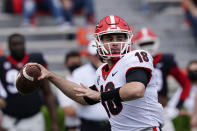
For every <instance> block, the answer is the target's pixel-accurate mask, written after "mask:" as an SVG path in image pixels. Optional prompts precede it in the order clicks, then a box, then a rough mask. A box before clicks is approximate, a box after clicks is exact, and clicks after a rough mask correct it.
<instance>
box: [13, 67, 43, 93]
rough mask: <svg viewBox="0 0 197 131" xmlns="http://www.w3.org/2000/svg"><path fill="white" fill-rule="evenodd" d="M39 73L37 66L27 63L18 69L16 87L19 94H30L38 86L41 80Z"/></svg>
mask: <svg viewBox="0 0 197 131" xmlns="http://www.w3.org/2000/svg"><path fill="white" fill-rule="evenodd" d="M40 75H41V71H40V68H39V67H38V66H32V65H27V66H24V67H23V68H22V69H21V70H20V71H19V74H18V76H17V79H16V88H17V89H18V91H19V92H20V93H21V94H31V93H33V92H35V91H36V90H37V89H39V88H40V85H41V82H40V81H39V80H38V77H39V76H40Z"/></svg>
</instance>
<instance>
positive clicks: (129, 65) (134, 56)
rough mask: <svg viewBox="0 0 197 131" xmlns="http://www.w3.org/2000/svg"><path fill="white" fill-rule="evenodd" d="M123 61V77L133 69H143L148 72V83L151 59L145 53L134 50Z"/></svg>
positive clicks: (150, 73)
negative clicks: (124, 71)
mask: <svg viewBox="0 0 197 131" xmlns="http://www.w3.org/2000/svg"><path fill="white" fill-rule="evenodd" d="M124 59H125V60H124V63H125V64H124V65H125V70H126V73H125V75H126V74H127V72H130V71H131V70H133V69H143V70H146V71H148V72H149V73H148V74H149V76H148V81H150V79H151V77H152V70H153V58H152V56H151V55H150V54H149V53H148V52H147V51H144V50H134V51H132V53H130V54H128V55H127V56H126V57H125V58H124Z"/></svg>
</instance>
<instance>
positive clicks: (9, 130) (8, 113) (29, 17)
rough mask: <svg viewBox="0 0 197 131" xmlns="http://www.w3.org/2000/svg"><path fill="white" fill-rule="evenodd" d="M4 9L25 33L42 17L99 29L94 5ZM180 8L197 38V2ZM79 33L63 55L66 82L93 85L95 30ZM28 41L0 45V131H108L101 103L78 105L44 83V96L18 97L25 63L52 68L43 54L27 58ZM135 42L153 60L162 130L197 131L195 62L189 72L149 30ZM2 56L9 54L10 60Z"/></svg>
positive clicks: (78, 1)
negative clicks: (74, 45)
mask: <svg viewBox="0 0 197 131" xmlns="http://www.w3.org/2000/svg"><path fill="white" fill-rule="evenodd" d="M3 7H4V9H3V12H6V13H11V14H20V15H21V16H22V20H21V24H20V26H21V27H25V28H29V27H36V26H38V25H37V23H36V18H37V16H38V15H52V16H53V18H54V23H55V25H57V26H60V27H62V28H64V27H66V28H67V27H72V26H76V24H75V21H74V15H82V16H84V18H85V21H86V24H85V25H84V26H87V25H88V26H90V25H91V26H92V27H93V29H94V27H95V24H96V20H95V14H96V12H95V5H94V0H18V1H17V0H4V1H3ZM182 7H183V9H184V15H185V22H186V23H187V25H188V26H189V27H191V31H192V32H193V37H194V38H195V39H196V38H197V0H182ZM87 30H88V31H87ZM90 30H91V31H90ZM80 31H81V30H80ZM80 31H79V32H78V33H79V34H78V35H77V37H75V38H76V39H77V40H78V41H77V42H78V47H77V49H76V50H70V51H69V52H67V53H66V54H62V55H64V56H65V59H64V61H62V63H63V65H64V67H65V70H66V71H67V72H68V73H67V74H65V77H66V78H67V79H69V80H71V81H75V82H77V83H83V84H85V85H88V86H90V85H91V84H92V83H93V80H94V79H93V78H94V75H95V71H96V69H97V68H98V67H99V65H101V64H102V61H100V60H99V57H98V54H97V51H96V48H95V45H96V43H95V41H94V40H93V39H92V36H93V31H92V28H91V29H90V28H89V27H87V28H86V27H85V29H82V31H81V32H80ZM81 37H83V38H81ZM84 39H85V40H84ZM28 42H29V41H28V40H26V38H25V35H23V34H20V33H15V32H13V34H11V35H9V36H7V41H6V44H7V51H3V49H2V47H1V45H0V56H1V57H0V131H31V130H32V131H44V130H46V131H65V130H66V131H80V130H81V131H93V130H94V131H97V130H98V131H101V130H102V131H110V124H109V121H108V118H107V114H106V112H105V111H104V109H103V107H102V106H101V104H97V105H94V106H82V105H79V104H78V103H76V102H74V101H72V100H71V99H70V98H68V97H66V96H65V95H64V94H62V92H61V91H60V90H58V89H57V90H56V91H52V90H51V86H50V85H49V83H48V82H44V84H43V85H42V86H43V88H42V90H41V91H38V92H35V93H34V94H32V95H28V96H23V95H21V94H20V93H18V92H17V90H16V88H15V83H14V81H15V79H16V76H17V74H18V71H19V70H20V69H21V67H22V66H23V65H24V64H26V63H27V62H30V61H31V62H38V63H40V64H42V65H44V66H45V67H47V65H49V64H50V63H48V62H47V61H46V60H45V57H44V54H42V52H41V53H40V52H39V53H37V52H36V53H29V52H28V51H27V50H26V43H28ZM132 42H133V43H134V48H135V49H144V50H147V51H148V52H149V53H150V54H151V55H152V57H153V59H154V63H153V64H154V67H155V68H156V71H157V78H158V96H159V99H158V101H159V102H160V103H161V104H162V105H163V107H164V116H165V126H164V127H163V131H197V59H194V60H191V61H189V62H188V64H187V67H185V68H181V67H179V65H178V62H177V61H176V59H175V58H176V54H168V53H162V52H160V51H159V47H160V45H161V44H163V42H162V41H160V38H158V36H157V34H155V32H154V31H153V30H152V29H149V28H146V27H145V28H141V29H140V30H138V31H137V32H136V34H135V35H134V39H133V41H132ZM196 42H197V41H196ZM0 43H1V42H0ZM3 52H9V55H7V54H4V53H3ZM87 74H88V75H90V76H89V77H88V76H86V75H87ZM171 77H174V79H175V80H176V81H177V83H179V86H180V88H178V89H177V90H176V91H175V92H173V95H172V97H169V94H170V93H171V92H170V90H171V89H170V87H171V85H169V82H168V79H170V78H171ZM32 105H33V106H32ZM95 110H96V111H95ZM37 125H40V126H37ZM30 129H31V130H30Z"/></svg>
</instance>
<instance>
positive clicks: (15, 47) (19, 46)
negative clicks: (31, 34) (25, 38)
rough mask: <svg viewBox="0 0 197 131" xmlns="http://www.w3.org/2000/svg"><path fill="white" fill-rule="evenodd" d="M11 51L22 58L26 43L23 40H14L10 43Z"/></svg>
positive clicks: (14, 55)
mask: <svg viewBox="0 0 197 131" xmlns="http://www.w3.org/2000/svg"><path fill="white" fill-rule="evenodd" d="M9 49H10V53H11V54H12V56H13V57H14V58H16V59H18V60H20V59H22V58H23V57H24V54H25V44H24V43H23V42H13V43H10V44H9Z"/></svg>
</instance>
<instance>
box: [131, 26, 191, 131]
mask: <svg viewBox="0 0 197 131" xmlns="http://www.w3.org/2000/svg"><path fill="white" fill-rule="evenodd" d="M134 41H135V44H134V46H135V48H137V49H144V50H146V51H148V52H149V53H150V54H151V55H152V56H153V59H154V60H153V64H154V67H155V71H156V75H157V77H156V78H157V84H158V89H157V90H158V94H159V96H158V98H159V102H160V103H161V104H162V105H163V107H165V108H164V112H165V115H164V116H165V126H164V127H163V130H171V131H173V130H174V127H173V124H172V122H171V120H172V119H173V118H175V117H176V116H177V115H178V114H179V109H181V108H182V106H183V103H184V101H185V100H186V99H187V98H188V96H189V92H190V87H191V83H190V81H189V79H188V78H187V76H186V75H185V74H184V73H183V72H182V71H181V69H180V68H179V67H178V65H177V62H176V61H175V59H174V56H173V55H172V54H164V53H160V52H159V51H158V50H159V45H160V41H159V38H158V37H157V36H156V34H155V33H154V32H153V31H152V30H150V29H148V28H142V29H140V30H139V31H138V32H137V33H136V36H135V38H134ZM169 75H171V76H173V77H174V78H175V79H176V80H177V81H178V82H179V83H180V85H181V87H182V90H179V92H181V93H180V95H179V96H177V95H176V97H178V98H177V101H176V103H173V106H172V104H170V103H168V99H169V98H168V96H169V87H168V84H167V77H168V76H169ZM167 103H168V104H167Z"/></svg>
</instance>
